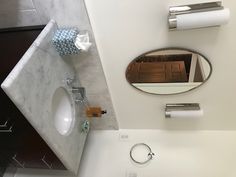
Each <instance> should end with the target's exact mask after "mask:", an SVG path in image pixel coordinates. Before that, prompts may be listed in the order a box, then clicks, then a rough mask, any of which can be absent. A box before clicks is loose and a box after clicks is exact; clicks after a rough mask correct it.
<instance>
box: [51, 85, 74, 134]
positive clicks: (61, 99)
mask: <svg viewBox="0 0 236 177" xmlns="http://www.w3.org/2000/svg"><path fill="white" fill-rule="evenodd" d="M72 103H73V102H72V99H71V97H70V95H69V94H68V92H67V91H66V89H64V88H62V87H60V88H58V89H56V91H55V92H54V94H53V97H52V115H53V119H54V125H55V127H56V130H57V131H58V132H59V133H60V134H61V135H69V134H70V133H71V131H72V129H73V126H74V119H75V116H74V108H73V104H72Z"/></svg>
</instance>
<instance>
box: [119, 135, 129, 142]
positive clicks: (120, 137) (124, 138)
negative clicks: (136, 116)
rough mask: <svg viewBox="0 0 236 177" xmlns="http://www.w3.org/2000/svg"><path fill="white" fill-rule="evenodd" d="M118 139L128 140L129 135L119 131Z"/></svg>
mask: <svg viewBox="0 0 236 177" xmlns="http://www.w3.org/2000/svg"><path fill="white" fill-rule="evenodd" d="M119 140H120V141H128V140H129V135H128V134H125V133H121V134H120V135H119Z"/></svg>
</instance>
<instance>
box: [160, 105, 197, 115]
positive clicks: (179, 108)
mask: <svg viewBox="0 0 236 177" xmlns="http://www.w3.org/2000/svg"><path fill="white" fill-rule="evenodd" d="M200 109H201V108H200V105H199V103H176V104H166V108H165V117H166V118H170V117H171V112H172V111H198V110H200Z"/></svg>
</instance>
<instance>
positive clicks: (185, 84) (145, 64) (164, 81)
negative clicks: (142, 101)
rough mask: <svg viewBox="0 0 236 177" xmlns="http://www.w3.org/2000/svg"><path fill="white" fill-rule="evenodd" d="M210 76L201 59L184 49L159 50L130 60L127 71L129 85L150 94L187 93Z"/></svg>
mask: <svg viewBox="0 0 236 177" xmlns="http://www.w3.org/2000/svg"><path fill="white" fill-rule="evenodd" d="M211 72H212V67H211V64H210V62H209V61H208V59H207V58H206V57H204V56H203V55H201V54H199V53H197V52H193V51H190V50H186V49H177V48H172V49H168V48H167V49H160V50H156V51H152V52H149V53H146V54H143V55H141V56H139V57H138V58H136V59H135V60H133V61H132V62H131V63H130V64H129V66H128V67H127V70H126V78H127V80H128V82H129V83H130V84H131V85H132V86H134V87H135V88H137V89H139V90H141V91H144V92H148V93H152V94H177V93H183V92H187V91H189V90H192V89H194V88H197V87H199V86H200V85H202V84H203V83H204V82H206V81H207V80H208V79H209V77H210V75H211Z"/></svg>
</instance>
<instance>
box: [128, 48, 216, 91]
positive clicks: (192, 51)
mask: <svg viewBox="0 0 236 177" xmlns="http://www.w3.org/2000/svg"><path fill="white" fill-rule="evenodd" d="M163 50H184V51H187V52H191V53H196V54H198V55H200V56H202V57H203V58H204V59H205V60H206V61H207V63H208V64H209V67H210V73H209V75H208V77H207V78H206V80H204V82H202V84H200V85H198V86H196V87H194V88H192V89H189V90H187V91H183V92H179V93H168V94H158V93H150V92H146V91H143V90H141V89H139V88H137V87H135V86H133V85H132V84H131V83H130V82H129V80H128V79H127V73H128V67H129V65H130V64H131V63H132V62H133V61H135V60H137V59H138V58H140V57H143V56H145V55H147V54H150V53H152V52H159V51H163ZM212 72H213V67H212V64H211V62H210V60H209V59H208V58H207V57H206V56H205V55H203V54H201V53H200V52H197V51H195V50H192V49H188V48H181V47H166V48H160V49H156V50H150V51H148V52H145V53H143V54H141V55H139V56H137V57H136V58H135V59H133V60H132V61H131V62H129V64H128V66H127V67H126V71H125V78H126V81H127V82H128V83H129V85H131V86H132V87H133V88H135V89H136V90H138V91H140V92H143V93H148V94H151V95H179V94H183V93H187V92H190V91H192V90H195V89H197V88H199V87H201V86H202V85H204V84H205V83H206V82H207V81H208V80H209V79H210V77H211V75H212Z"/></svg>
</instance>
